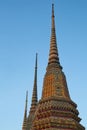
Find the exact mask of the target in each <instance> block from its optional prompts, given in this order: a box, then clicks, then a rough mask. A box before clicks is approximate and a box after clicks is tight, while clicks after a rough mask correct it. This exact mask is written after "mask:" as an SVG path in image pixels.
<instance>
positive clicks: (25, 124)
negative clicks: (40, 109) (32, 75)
mask: <svg viewBox="0 0 87 130" xmlns="http://www.w3.org/2000/svg"><path fill="white" fill-rule="evenodd" d="M27 102H28V91H27V92H26V102H25V112H24V120H23V126H22V130H26V128H27Z"/></svg>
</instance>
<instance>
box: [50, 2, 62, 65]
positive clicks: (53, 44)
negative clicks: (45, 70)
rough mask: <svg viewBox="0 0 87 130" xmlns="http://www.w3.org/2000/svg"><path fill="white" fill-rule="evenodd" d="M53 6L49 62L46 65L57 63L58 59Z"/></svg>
mask: <svg viewBox="0 0 87 130" xmlns="http://www.w3.org/2000/svg"><path fill="white" fill-rule="evenodd" d="M54 17H55V16H54V4H52V27H51V40H50V52H49V61H48V65H50V64H52V63H57V65H59V66H60V63H59V57H58V49H57V42H56V31H55V19H54Z"/></svg>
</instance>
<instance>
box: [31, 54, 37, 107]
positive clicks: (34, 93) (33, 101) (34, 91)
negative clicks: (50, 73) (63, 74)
mask: <svg viewBox="0 0 87 130" xmlns="http://www.w3.org/2000/svg"><path fill="white" fill-rule="evenodd" d="M37 100H38V99H37V53H36V62H35V75H34V86H33V94H32V104H31V106H33V105H34V106H36V105H37Z"/></svg>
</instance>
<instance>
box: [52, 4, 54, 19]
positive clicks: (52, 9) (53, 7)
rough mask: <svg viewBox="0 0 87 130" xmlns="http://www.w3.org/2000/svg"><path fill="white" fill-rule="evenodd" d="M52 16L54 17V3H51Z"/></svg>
mask: <svg viewBox="0 0 87 130" xmlns="http://www.w3.org/2000/svg"><path fill="white" fill-rule="evenodd" d="M52 16H53V17H54V4H53V3H52Z"/></svg>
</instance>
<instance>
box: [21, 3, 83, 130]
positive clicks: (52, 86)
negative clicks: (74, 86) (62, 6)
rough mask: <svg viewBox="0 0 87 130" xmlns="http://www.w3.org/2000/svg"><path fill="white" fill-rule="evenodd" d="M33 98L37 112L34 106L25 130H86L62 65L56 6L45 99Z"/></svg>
mask: <svg viewBox="0 0 87 130" xmlns="http://www.w3.org/2000/svg"><path fill="white" fill-rule="evenodd" d="M34 90H35V87H34ZM35 91H36V90H35ZM35 91H33V92H35ZM34 95H36V94H34ZM34 97H35V99H34V100H33V101H34V102H35V104H34V109H32V105H31V109H30V114H29V116H28V118H27V123H24V122H23V124H24V126H25V125H27V126H30V127H25V129H22V130H85V128H84V127H83V126H82V125H81V124H80V121H81V119H80V118H79V116H78V115H79V112H78V110H77V105H76V104H75V103H74V102H73V101H72V100H71V98H70V95H69V91H68V87H67V82H66V77H65V74H64V72H63V71H62V66H61V65H60V61H59V55H58V49H57V42H56V32H55V20H54V5H53V4H52V27H51V40H50V51H49V59H48V65H47V69H46V74H45V76H44V81H43V90H42V97H41V99H40V100H39V102H37V100H36V96H34ZM32 99H33V98H32ZM33 101H32V102H33ZM25 110H26V109H25ZM32 111H33V112H32ZM25 117H26V116H25ZM23 128H24V127H23Z"/></svg>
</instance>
